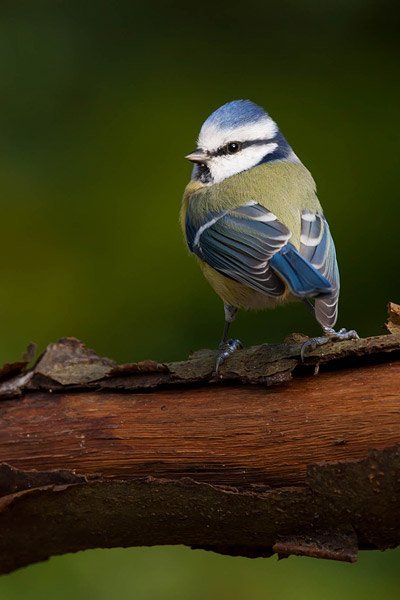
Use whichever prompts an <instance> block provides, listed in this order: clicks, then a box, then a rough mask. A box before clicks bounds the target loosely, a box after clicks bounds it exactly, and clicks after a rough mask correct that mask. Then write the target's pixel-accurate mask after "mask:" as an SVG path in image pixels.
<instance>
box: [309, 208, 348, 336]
mask: <svg viewBox="0 0 400 600" xmlns="http://www.w3.org/2000/svg"><path fill="white" fill-rule="evenodd" d="M300 254H301V255H302V256H303V257H304V258H305V259H306V260H307V261H308V262H310V263H311V264H312V265H313V267H315V269H317V271H318V272H319V273H321V275H323V276H324V277H325V278H326V279H327V280H328V281H329V283H330V284H331V291H330V293H329V294H326V295H325V296H323V297H322V298H316V300H315V316H316V318H317V321H318V322H319V323H320V324H321V325H323V326H325V327H333V326H334V325H335V323H336V320H337V313H338V302H339V291H340V281H339V269H338V265H337V261H336V252H335V245H334V243H333V239H332V236H331V233H330V230H329V225H328V223H327V221H326V219H325V217H324V215H322V214H314V213H312V212H310V211H304V212H303V213H302V216H301V245H300Z"/></svg>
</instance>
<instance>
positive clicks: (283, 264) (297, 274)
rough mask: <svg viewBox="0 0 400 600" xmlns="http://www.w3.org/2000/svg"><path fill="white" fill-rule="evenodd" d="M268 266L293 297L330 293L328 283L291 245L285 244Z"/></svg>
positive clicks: (330, 287)
mask: <svg viewBox="0 0 400 600" xmlns="http://www.w3.org/2000/svg"><path fill="white" fill-rule="evenodd" d="M269 264H270V265H271V267H272V268H273V269H274V271H276V272H277V273H278V275H280V277H282V279H284V280H285V282H286V283H287V285H288V286H289V288H290V290H291V291H292V293H293V294H294V295H295V296H299V297H300V298H304V297H306V296H311V297H313V296H321V295H325V294H329V293H330V292H331V291H332V286H331V284H330V283H329V281H328V280H327V279H326V278H325V277H324V276H323V275H321V273H319V271H317V269H315V268H314V267H313V266H312V265H311V263H309V262H308V261H307V260H306V259H305V258H303V257H302V256H301V254H299V252H297V250H296V248H295V247H294V246H292V244H286V246H284V247H283V248H282V250H280V251H279V252H277V253H276V254H275V255H274V256H273V257H272V258H271V260H270V261H269Z"/></svg>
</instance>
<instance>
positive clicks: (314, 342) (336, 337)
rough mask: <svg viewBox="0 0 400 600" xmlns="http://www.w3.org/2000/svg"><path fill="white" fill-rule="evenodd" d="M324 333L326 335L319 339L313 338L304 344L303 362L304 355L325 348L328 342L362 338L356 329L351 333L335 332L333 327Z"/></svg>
mask: <svg viewBox="0 0 400 600" xmlns="http://www.w3.org/2000/svg"><path fill="white" fill-rule="evenodd" d="M323 331H324V334H325V335H321V337H317V338H311V339H309V340H307V341H306V342H304V344H303V345H302V347H301V350H300V357H301V362H304V355H305V353H306V352H309V351H312V350H315V348H317V347H318V346H323V345H324V344H327V343H328V342H332V341H335V342H336V341H343V340H359V339H360V336H359V335H358V333H357V331H355V330H354V329H351V330H350V331H347V329H339V331H335V330H334V329H332V327H323Z"/></svg>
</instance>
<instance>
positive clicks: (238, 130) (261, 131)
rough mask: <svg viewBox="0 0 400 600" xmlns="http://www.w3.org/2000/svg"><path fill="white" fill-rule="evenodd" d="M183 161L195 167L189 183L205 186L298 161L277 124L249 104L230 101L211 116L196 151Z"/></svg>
mask: <svg viewBox="0 0 400 600" xmlns="http://www.w3.org/2000/svg"><path fill="white" fill-rule="evenodd" d="M185 158H187V159H188V160H190V161H191V162H193V163H195V166H194V169H193V173H192V179H197V180H199V181H201V182H202V183H204V184H206V185H212V184H214V183H219V182H221V181H223V180H224V179H226V178H227V177H231V176H232V175H236V174H237V173H240V172H241V171H245V170H247V169H251V168H252V167H255V166H257V165H259V164H262V163H264V162H269V161H271V160H292V161H295V160H296V161H297V160H298V159H297V157H296V155H295V154H294V153H293V151H292V149H291V148H290V146H289V144H288V143H287V141H286V140H285V138H284V137H283V135H282V134H281V133H280V131H279V129H278V126H277V124H276V123H275V122H274V121H273V120H272V119H271V117H270V116H269V115H268V114H267V113H266V112H265V110H264V109H263V108H261V106H257V104H254V103H253V102H250V100H234V101H233V102H228V103H227V104H224V105H223V106H221V107H220V108H218V110H216V111H215V112H213V113H212V115H210V116H209V117H208V119H207V120H206V121H205V122H204V124H203V126H202V128H201V130H200V134H199V137H198V140H197V149H196V150H195V151H194V152H191V153H190V154H188V155H187V156H186V157H185Z"/></svg>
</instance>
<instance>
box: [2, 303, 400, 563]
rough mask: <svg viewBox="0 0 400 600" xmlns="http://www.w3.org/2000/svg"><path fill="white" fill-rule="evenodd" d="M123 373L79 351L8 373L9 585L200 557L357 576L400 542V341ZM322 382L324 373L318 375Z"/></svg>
mask: <svg viewBox="0 0 400 600" xmlns="http://www.w3.org/2000/svg"><path fill="white" fill-rule="evenodd" d="M392 306H394V307H395V308H394V309H393V310H392V313H393V314H394V317H393V321H390V323H389V324H390V327H389V326H388V330H389V331H391V334H390V335H385V336H379V337H375V338H367V339H363V340H353V341H347V342H341V343H337V344H329V345H327V346H325V347H322V348H317V349H316V350H314V351H313V352H312V353H310V354H309V355H308V356H307V360H306V364H302V363H301V360H300V358H299V352H300V347H301V343H302V339H304V338H301V337H299V336H292V337H291V339H289V340H287V342H286V343H285V344H281V345H275V346H271V345H263V346H258V347H253V348H248V349H246V350H243V351H240V352H237V353H236V354H235V355H233V356H232V357H230V359H229V360H227V361H226V364H224V365H223V368H222V369H221V373H220V374H219V376H218V377H216V376H215V374H214V372H213V366H214V364H215V352H213V351H209V350H207V351H201V352H198V353H196V354H194V355H193V356H192V358H191V359H190V360H189V361H183V362H179V363H165V364H159V363H156V362H155V361H143V362H141V363H131V364H128V365H116V364H115V363H114V362H113V361H112V360H110V359H105V358H100V357H98V356H97V355H96V354H95V353H94V352H93V351H91V350H88V349H86V348H85V346H84V345H83V344H82V343H81V342H79V341H78V340H75V339H74V338H66V339H63V340H61V341H60V342H59V343H58V344H51V345H50V346H49V347H48V349H47V350H46V352H45V353H44V354H43V355H42V356H41V357H39V359H38V361H37V362H36V364H35V365H34V366H33V367H32V368H31V369H27V362H28V360H31V358H32V355H31V350H30V351H29V352H28V354H27V356H26V357H25V359H24V360H23V361H20V362H18V363H10V364H7V365H5V367H4V368H3V370H0V463H1V464H0V573H1V572H3V573H4V572H9V571H10V570H13V569H15V568H17V567H19V566H22V565H25V564H30V563H32V562H35V561H37V560H43V559H45V558H47V557H48V556H51V555H53V554H61V553H64V552H68V551H76V550H80V549H85V548H93V547H113V546H129V545H152V544H174V543H183V544H187V545H191V546H193V547H202V548H208V549H212V550H216V551H218V552H223V553H228V554H240V555H243V556H249V557H254V556H269V555H270V554H272V553H273V552H277V553H278V554H279V555H281V556H287V555H289V554H303V555H306V556H315V557H322V558H330V559H337V560H347V561H350V562H353V561H354V560H356V558H357V552H358V549H376V548H379V549H385V548H389V547H394V546H396V545H397V544H399V542H400V514H399V510H398V507H399V505H400V455H399V448H400V333H399V332H398V330H397V329H396V327H397V325H396V319H397V316H398V315H397V312H396V311H397V308H396V305H392ZM318 370H319V374H318V375H315V374H314V373H316V372H317V371H318Z"/></svg>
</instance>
